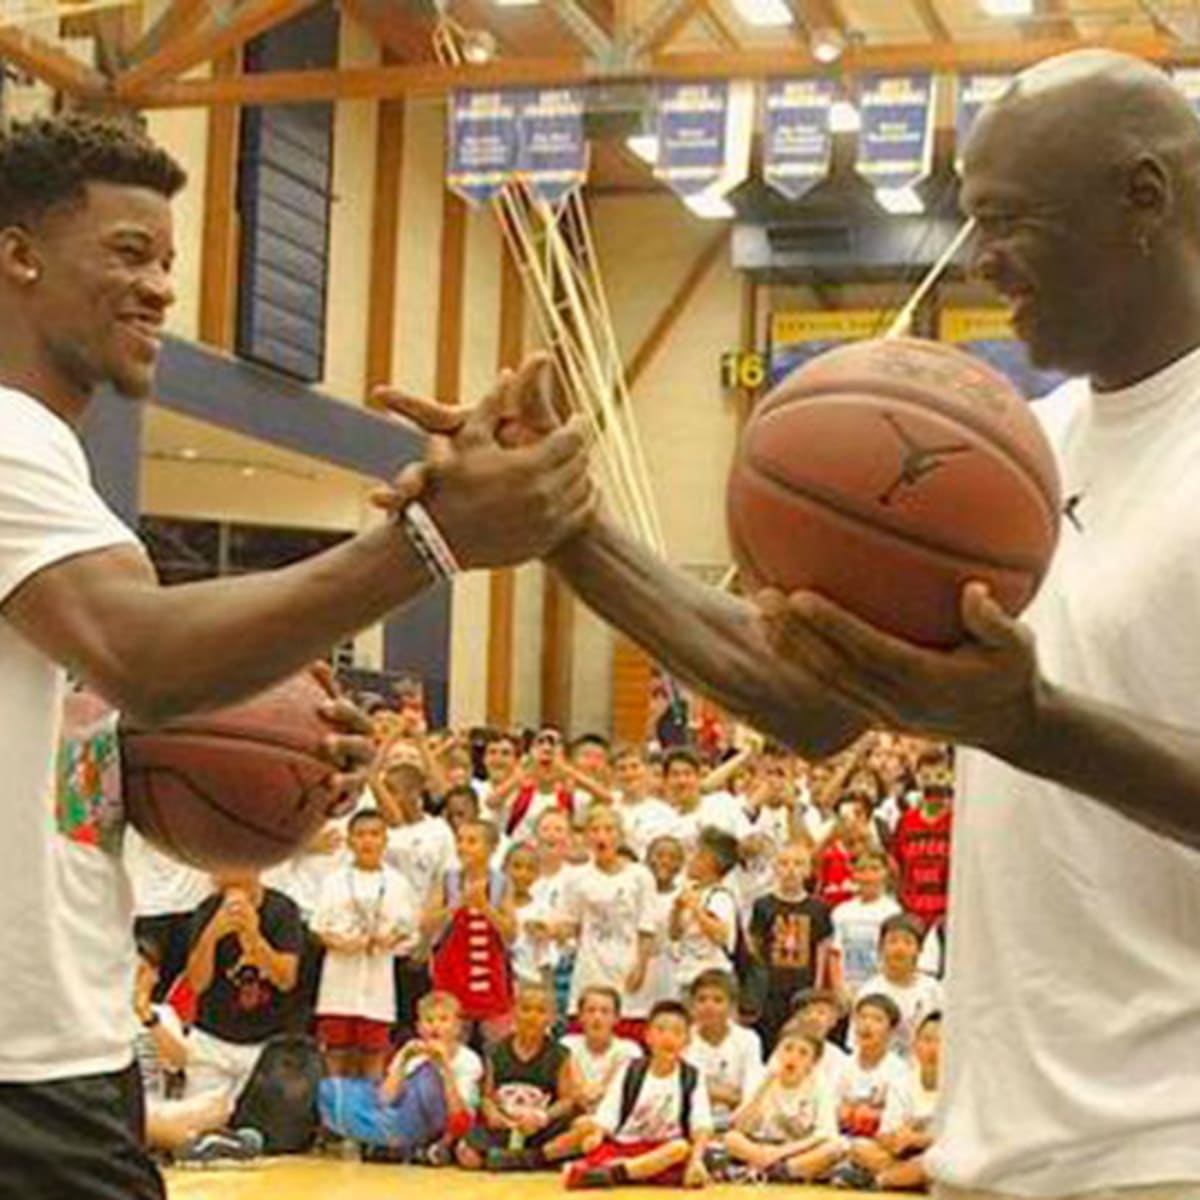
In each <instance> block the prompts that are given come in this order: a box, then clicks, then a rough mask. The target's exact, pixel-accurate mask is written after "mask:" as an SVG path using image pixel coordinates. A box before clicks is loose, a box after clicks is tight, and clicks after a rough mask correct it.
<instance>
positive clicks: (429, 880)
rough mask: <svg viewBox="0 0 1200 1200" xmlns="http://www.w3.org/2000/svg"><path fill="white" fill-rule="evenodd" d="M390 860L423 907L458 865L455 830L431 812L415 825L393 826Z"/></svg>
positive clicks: (390, 835)
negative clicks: (445, 877) (431, 814)
mask: <svg viewBox="0 0 1200 1200" xmlns="http://www.w3.org/2000/svg"><path fill="white" fill-rule="evenodd" d="M387 861H388V865H389V866H391V867H394V868H395V869H396V870H397V871H399V872H400V874H401V875H403V876H404V878H405V879H406V880H408V886H409V887H410V888H411V889H412V892H413V895H414V897H415V898H416V901H417V905H418V906H419V907H422V908H423V907H424V906H425V905H426V904H428V903H429V899H430V897H431V896H432V895H433V892H434V889H435V887H437V886H438V885H439V884H440V883H441V881H442V878H443V877H444V875H445V873H446V872H447V871H452V870H454V869H455V868H456V867H457V866H458V850H457V849H456V848H455V845H454V831H453V830H452V829H451V828H450V826H449V825H447V824H446V822H445V821H443V820H442V819H441V817H431V816H429V814H428V813H426V814H425V815H424V816H422V817H421V819H420V820H419V821H416V822H415V823H414V824H412V825H396V826H393V827H391V828H389V829H388V848H387Z"/></svg>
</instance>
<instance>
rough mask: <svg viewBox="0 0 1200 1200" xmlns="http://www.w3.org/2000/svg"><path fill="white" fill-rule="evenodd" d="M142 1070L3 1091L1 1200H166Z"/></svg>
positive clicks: (0, 1093) (9, 1086)
mask: <svg viewBox="0 0 1200 1200" xmlns="http://www.w3.org/2000/svg"><path fill="white" fill-rule="evenodd" d="M144 1117H145V1112H144V1107H143V1103H142V1082H141V1078H140V1076H139V1075H138V1070H137V1067H136V1066H133V1067H130V1068H128V1069H127V1070H125V1071H119V1072H117V1073H116V1074H113V1075H88V1076H84V1077H81V1078H78V1079H60V1080H55V1081H53V1082H51V1083H0V1200H166V1194H167V1193H166V1189H165V1187H164V1185H163V1180H162V1176H161V1175H160V1174H159V1171H158V1168H157V1167H156V1166H155V1165H154V1163H153V1161H152V1160H151V1158H150V1155H149V1154H148V1153H147V1151H146V1146H145V1140H144V1137H143V1126H144Z"/></svg>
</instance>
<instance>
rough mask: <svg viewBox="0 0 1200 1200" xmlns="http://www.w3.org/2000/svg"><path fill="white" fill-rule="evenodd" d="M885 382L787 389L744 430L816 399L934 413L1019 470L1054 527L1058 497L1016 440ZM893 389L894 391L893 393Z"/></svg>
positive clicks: (915, 391)
mask: <svg viewBox="0 0 1200 1200" xmlns="http://www.w3.org/2000/svg"><path fill="white" fill-rule="evenodd" d="M887 383H888V388H887V390H886V391H880V390H879V389H880V381H879V380H878V379H871V380H866V381H861V380H858V379H839V380H838V381H837V391H834V392H828V391H818V390H817V389H816V387H815V386H814V388H813V389H812V390H811V391H810V390H806V389H805V388H804V387H803V386H798V387H794V388H791V389H789V390H788V391H787V392H785V393H782V392H781V393H780V394H779V395H777V396H775V395H772V396H768V397H767V398H766V399H765V400H764V401H763V403H762V405H760V406H759V408H758V409H757V410H755V412H754V414H753V416H752V417H751V418H750V425H749V426H748V428H747V431H746V432H747V436H749V434H750V431H751V430H752V429H753V427H754V423H755V422H756V421H759V420H761V419H762V418H764V417H767V416H770V415H771V414H772V413H774V412H776V411H777V410H779V409H780V408H784V407H786V406H787V405H788V404H789V403H794V402H796V401H806V400H815V401H819V402H821V403H824V404H831V405H844V406H847V407H869V404H870V401H871V400H872V399H875V400H890V401H894V402H896V403H898V404H902V405H905V406H907V407H908V408H910V409H916V410H917V411H928V410H933V411H934V412H936V413H937V414H938V416H940V417H947V418H949V419H951V420H955V421H958V422H960V423H961V424H962V425H964V426H965V427H966V428H968V429H969V430H971V432H972V433H974V434H976V435H978V436H979V437H982V438H984V439H985V440H986V441H987V443H988V444H989V445H990V446H993V447H994V448H995V449H997V450H999V451H1000V452H1001V453H1002V454H1003V455H1004V456H1005V458H1007V459H1008V460H1009V463H1010V464H1011V465H1014V466H1016V467H1017V468H1019V470H1020V471H1021V473H1022V474H1023V475H1024V476H1025V477H1026V478H1027V479H1028V480H1029V482H1031V483H1032V484H1033V485H1034V490H1035V491H1036V492H1037V494H1038V495H1039V496H1040V497H1041V499H1042V501H1043V502H1044V503H1045V505H1046V511H1047V512H1048V513H1051V514H1052V515H1053V516H1054V518H1055V524H1056V525H1057V518H1058V516H1059V503H1058V498H1057V497H1054V496H1050V495H1048V494H1047V489H1046V488H1045V486H1044V485H1043V482H1042V478H1041V476H1040V475H1039V473H1038V472H1037V470H1036V464H1035V462H1034V459H1033V458H1032V456H1031V455H1029V454H1027V453H1026V452H1025V451H1024V450H1023V449H1022V448H1021V445H1020V443H1019V442H1018V441H1017V440H1016V439H1015V438H1013V437H1010V436H1009V435H1008V433H1007V432H1006V431H1005V430H1004V429H1003V428H1001V427H998V426H995V425H988V424H987V423H986V422H984V421H977V420H974V419H973V418H974V413H973V412H972V411H971V410H970V409H965V408H958V407H956V406H955V405H953V404H948V403H946V402H944V401H943V400H941V399H940V397H938V396H937V395H935V394H932V393H929V392H923V391H921V390H919V389H918V388H915V387H909V386H908V385H906V384H905V383H904V382H903V381H901V380H898V379H894V378H891V377H889V378H888V380H887ZM893 388H895V389H896V390H893ZM1051 460H1052V461H1053V451H1051Z"/></svg>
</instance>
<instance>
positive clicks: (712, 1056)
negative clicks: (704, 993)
mask: <svg viewBox="0 0 1200 1200" xmlns="http://www.w3.org/2000/svg"><path fill="white" fill-rule="evenodd" d="M684 1058H686V1059H687V1061H688V1062H690V1063H691V1064H692V1066H694V1067H695V1068H696V1069H697V1070H698V1071H699V1072H700V1074H701V1075H703V1076H704V1081H705V1083H706V1084H707V1085H708V1087H709V1088H710V1090H711V1089H712V1088H713V1087H714V1086H718V1085H719V1086H720V1087H734V1088H737V1089H738V1091H739V1092H741V1096H742V1103H744V1102H745V1101H746V1100H749V1099H750V1097H751V1096H753V1095H754V1092H755V1089H756V1088H757V1087H758V1085H759V1084H760V1083H761V1082H762V1077H763V1056H762V1042H761V1041H760V1040H759V1037H758V1034H757V1033H755V1032H754V1030H753V1029H747V1028H746V1026H744V1025H733V1024H731V1025H730V1026H729V1032H728V1033H727V1034H726V1035H725V1037H724V1040H722V1041H720V1042H718V1043H717V1044H716V1045H713V1043H712V1042H710V1041H708V1040H707V1039H706V1038H703V1037H701V1036H700V1031H699V1030H698V1029H693V1030H692V1037H691V1041H689V1042H688V1048H687V1050H686V1051H685V1052H684ZM709 1099H710V1100H711V1099H712V1097H711V1095H710V1097H709ZM735 1107H736V1106H734V1105H729V1104H724V1103H721V1102H719V1101H716V1100H713V1101H712V1109H713V1119H714V1120H715V1121H716V1126H717V1129H718V1131H722V1130H725V1129H728V1128H729V1119H730V1117H731V1116H732V1115H733V1110H734V1108H735Z"/></svg>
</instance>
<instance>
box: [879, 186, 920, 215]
mask: <svg viewBox="0 0 1200 1200" xmlns="http://www.w3.org/2000/svg"><path fill="white" fill-rule="evenodd" d="M875 199H876V200H877V201H878V202H879V207H880V208H882V209H883V210H884V211H885V212H890V213H893V214H895V215H896V216H900V217H912V216H917V215H918V214H920V213H923V212H924V211H925V201H924V200H922V199H921V197H920V196H919V195H917V189H916V188H911V187H901V188H876V189H875Z"/></svg>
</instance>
